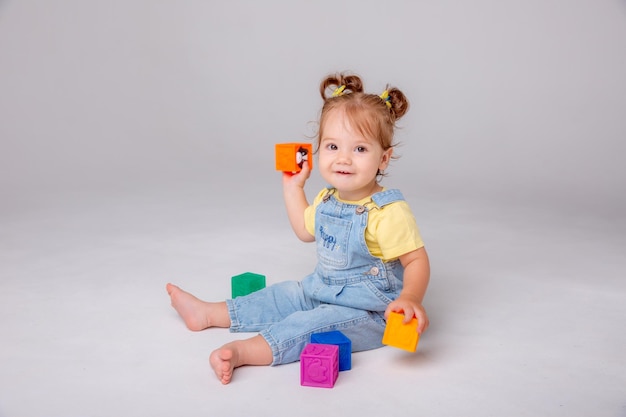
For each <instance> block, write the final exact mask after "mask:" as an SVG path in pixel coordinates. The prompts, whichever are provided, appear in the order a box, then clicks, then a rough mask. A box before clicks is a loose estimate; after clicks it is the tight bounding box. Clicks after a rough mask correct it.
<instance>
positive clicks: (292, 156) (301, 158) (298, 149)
mask: <svg viewBox="0 0 626 417" xmlns="http://www.w3.org/2000/svg"><path fill="white" fill-rule="evenodd" d="M305 162H308V164H309V169H313V146H312V145H310V144H308V143H295V142H294V143H278V144H276V170H277V171H284V172H300V170H301V169H302V165H303V164H304V163H305Z"/></svg>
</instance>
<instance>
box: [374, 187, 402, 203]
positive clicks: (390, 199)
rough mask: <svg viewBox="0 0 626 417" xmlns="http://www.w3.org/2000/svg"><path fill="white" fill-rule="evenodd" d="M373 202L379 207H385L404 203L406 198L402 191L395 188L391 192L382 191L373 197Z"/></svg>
mask: <svg viewBox="0 0 626 417" xmlns="http://www.w3.org/2000/svg"><path fill="white" fill-rule="evenodd" d="M372 201H373V202H374V203H375V204H376V205H377V206H378V207H384V206H386V205H387V204H391V203H395V202H396V201H404V196H403V195H402V193H401V192H400V190H398V189H395V188H393V189H391V190H385V191H381V192H379V193H376V194H374V195H372Z"/></svg>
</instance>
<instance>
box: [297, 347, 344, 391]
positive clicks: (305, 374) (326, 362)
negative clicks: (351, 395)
mask: <svg viewBox="0 0 626 417" xmlns="http://www.w3.org/2000/svg"><path fill="white" fill-rule="evenodd" d="M338 375H339V346H337V345H324V344H321V343H309V344H308V345H306V347H305V348H304V350H303V351H302V353H301V354H300V385H306V386H309V387H322V388H332V387H333V386H335V381H337V376H338Z"/></svg>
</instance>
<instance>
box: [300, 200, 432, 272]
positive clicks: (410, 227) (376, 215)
mask: <svg viewBox="0 0 626 417" xmlns="http://www.w3.org/2000/svg"><path fill="white" fill-rule="evenodd" d="M326 192H327V189H326V188H324V189H323V190H322V191H320V192H319V193H318V194H317V196H316V197H315V199H314V200H313V204H311V205H310V206H309V207H307V208H306V210H305V211H304V224H305V226H306V229H307V231H308V232H309V233H310V234H311V235H312V236H315V211H316V209H317V206H318V205H319V204H320V202H321V201H322V198H323V197H324V195H326ZM333 195H334V197H335V198H337V200H339V201H341V202H343V203H350V204H355V205H362V206H365V207H367V208H368V218H367V227H366V228H365V243H366V244H367V247H368V249H369V251H370V253H371V254H372V255H373V256H375V257H377V258H380V259H382V260H383V261H384V262H389V261H393V260H395V259H397V258H398V257H400V256H401V255H404V254H405V253H409V252H411V251H414V250H416V249H419V248H421V247H423V246H424V242H423V241H422V237H421V236H420V232H419V228H418V227H417V223H416V222H415V217H413V213H412V212H411V209H410V207H409V205H408V203H407V202H406V201H404V200H402V201H396V202H394V203H391V204H387V205H386V206H384V207H382V208H381V207H378V206H377V205H376V204H375V203H374V202H373V201H372V199H371V197H367V198H364V199H363V200H360V201H343V200H341V199H339V197H338V196H337V194H336V193H335V194H333Z"/></svg>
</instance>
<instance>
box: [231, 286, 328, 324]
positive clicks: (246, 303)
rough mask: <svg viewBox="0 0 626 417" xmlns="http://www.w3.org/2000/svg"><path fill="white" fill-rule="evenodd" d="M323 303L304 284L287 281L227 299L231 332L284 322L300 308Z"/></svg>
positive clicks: (304, 308)
mask: <svg viewBox="0 0 626 417" xmlns="http://www.w3.org/2000/svg"><path fill="white" fill-rule="evenodd" d="M319 304H320V302H319V301H316V300H312V299H311V298H309V297H307V296H306V295H305V294H304V292H303V290H302V284H301V283H300V282H297V281H285V282H279V283H277V284H273V285H270V286H269V287H266V288H263V289H262V290H259V291H256V292H253V293H251V294H249V295H246V296H243V297H237V298H235V299H232V300H226V306H227V307H228V314H229V316H230V322H231V325H230V331H231V332H234V333H236V332H258V331H261V330H263V329H266V328H267V327H269V326H270V325H272V324H274V323H277V322H280V321H281V320H283V319H284V318H286V317H288V316H289V315H291V314H292V313H294V312H296V311H302V310H311V309H313V308H315V307H317V306H318V305H319Z"/></svg>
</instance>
